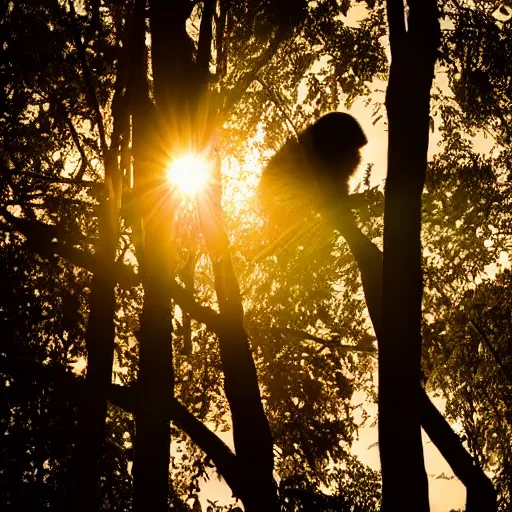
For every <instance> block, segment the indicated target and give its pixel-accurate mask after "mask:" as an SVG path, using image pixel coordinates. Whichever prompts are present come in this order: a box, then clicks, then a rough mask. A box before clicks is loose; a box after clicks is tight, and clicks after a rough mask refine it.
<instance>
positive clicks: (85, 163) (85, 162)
mask: <svg viewBox="0 0 512 512" xmlns="http://www.w3.org/2000/svg"><path fill="white" fill-rule="evenodd" d="M59 114H60V115H61V117H62V118H63V120H64V122H65V123H66V125H67V127H68V129H69V133H70V134H71V138H72V139H73V142H74V143H75V146H76V148H77V149H78V152H79V153H80V158H81V163H80V170H79V171H78V173H77V175H76V179H79V180H81V179H82V178H83V176H84V174H85V171H86V170H87V168H89V167H90V164H89V159H88V158H87V155H86V154H85V150H84V148H83V146H82V144H81V143H80V138H79V137H78V132H77V131H76V129H75V126H74V125H73V122H72V121H71V118H70V117H69V115H68V112H67V109H66V106H65V105H64V103H62V102H61V101H58V103H57V115H59Z"/></svg>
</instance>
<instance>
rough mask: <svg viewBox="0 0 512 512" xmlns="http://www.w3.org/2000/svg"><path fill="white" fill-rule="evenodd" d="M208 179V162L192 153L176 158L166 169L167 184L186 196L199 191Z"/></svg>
mask: <svg viewBox="0 0 512 512" xmlns="http://www.w3.org/2000/svg"><path fill="white" fill-rule="evenodd" d="M209 179H210V164H209V163H208V162H207V161H206V160H205V159H204V158H202V157H201V156H199V155H194V154H192V153H191V154H187V155H183V156H181V157H179V158H176V159H175V160H174V161H173V162H172V163H171V166H170V167H169V170H168V171H167V181H168V182H169V184H170V185H172V186H174V187H176V188H177V189H178V190H179V191H180V192H181V193H182V194H185V195H187V196H193V195H195V194H198V193H199V192H201V190H202V189H203V188H204V187H205V186H206V184H207V183H208V180H209Z"/></svg>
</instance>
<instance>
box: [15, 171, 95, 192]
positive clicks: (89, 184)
mask: <svg viewBox="0 0 512 512" xmlns="http://www.w3.org/2000/svg"><path fill="white" fill-rule="evenodd" d="M12 174H13V175H14V174H15V175H17V176H27V177H29V178H33V179H35V180H39V181H45V182H47V183H60V184H64V185H78V186H80V187H84V188H99V187H102V186H103V185H101V184H99V183H97V182H96V181H87V180H82V179H72V178H54V177H52V176H46V175H44V174H38V173H37V172H32V171H18V172H13V173H12Z"/></svg>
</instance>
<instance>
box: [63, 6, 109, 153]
mask: <svg viewBox="0 0 512 512" xmlns="http://www.w3.org/2000/svg"><path fill="white" fill-rule="evenodd" d="M69 11H70V14H71V18H70V20H71V23H70V25H71V32H72V35H73V40H74V42H75V46H76V49H77V51H78V58H79V60H80V64H81V66H82V73H83V78H84V82H85V87H86V90H87V95H88V97H89V101H90V102H91V107H92V109H93V112H94V114H95V117H96V123H97V125H98V130H99V133H100V142H101V150H102V153H103V158H106V157H107V154H108V146H107V140H106V137H105V126H104V124H103V116H102V115H101V109H100V104H99V102H98V98H97V96H96V90H95V87H94V83H93V79H92V74H91V70H90V69H89V65H88V64H87V56H86V50H85V47H84V44H83V43H82V37H81V35H80V29H79V27H78V23H77V21H76V11H75V4H74V2H73V0H69Z"/></svg>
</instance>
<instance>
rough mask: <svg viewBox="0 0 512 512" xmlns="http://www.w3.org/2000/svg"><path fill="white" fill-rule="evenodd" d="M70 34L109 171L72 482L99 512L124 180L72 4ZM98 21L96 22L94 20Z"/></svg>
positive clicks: (78, 497)
mask: <svg viewBox="0 0 512 512" xmlns="http://www.w3.org/2000/svg"><path fill="white" fill-rule="evenodd" d="M70 12H71V16H72V19H71V29H72V33H73V37H74V41H75V46H76V49H77V53H78V57H79V60H80V63H81V68H82V69H81V70H82V75H83V81H84V87H85V90H86V93H87V97H88V100H89V104H90V107H91V109H92V111H93V112H94V114H95V117H96V122H97V125H98V131H99V135H100V147H101V151H102V157H103V164H104V168H105V179H104V186H103V193H102V197H101V200H100V207H99V214H98V224H99V242H98V246H97V250H96V254H95V258H96V262H97V265H96V271H95V273H94V275H93V277H92V283H91V294H90V303H89V307H90V310H89V320H88V324H87V332H86V348H87V374H86V386H85V388H86V393H85V394H82V400H81V402H80V407H79V419H78V443H77V446H76V457H77V458H76V475H74V476H73V479H74V482H73V485H74V496H73V497H72V508H73V510H80V511H84V512H94V511H95V510H99V507H100V503H99V495H98V490H99V480H100V476H101V457H102V448H103V443H104V440H105V434H106V432H105V427H106V417H107V394H108V391H109V389H110V385H111V383H112V365H113V362H114V341H115V326H114V315H115V308H116V300H115V286H116V278H115V272H114V265H115V258H116V247H117V242H118V238H119V205H120V195H121V186H120V185H121V177H120V170H119V166H118V165H117V161H116V160H117V151H118V147H116V142H118V141H119V137H120V133H119V124H117V125H115V129H114V133H113V134H112V145H111V147H110V148H109V147H108V146H107V143H106V135H105V128H104V124H103V119H102V115H101V112H100V107H99V103H98V99H97V97H96V91H95V87H94V83H93V79H92V75H91V73H90V70H89V68H88V63H87V59H86V49H85V47H84V45H83V42H82V39H81V35H80V32H79V28H78V25H77V24H76V22H75V19H74V18H75V11H74V6H73V3H72V2H71V3H70ZM96 21H98V20H96ZM121 68H122V66H119V69H118V75H117V79H116V89H115V95H114V102H117V104H120V103H122V102H121V100H120V95H121V91H122V89H123V87H124V74H123V70H122V69H121Z"/></svg>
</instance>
